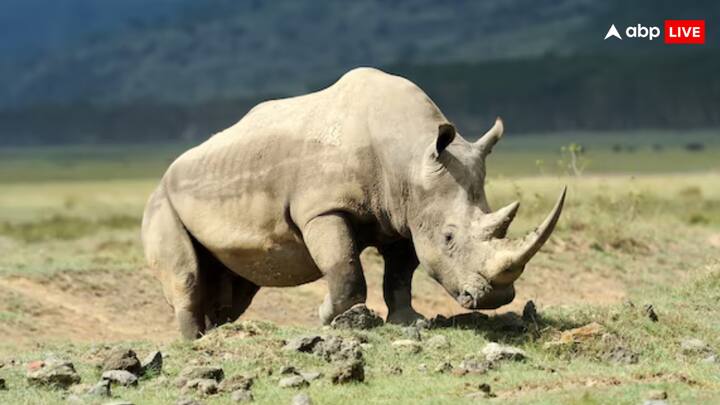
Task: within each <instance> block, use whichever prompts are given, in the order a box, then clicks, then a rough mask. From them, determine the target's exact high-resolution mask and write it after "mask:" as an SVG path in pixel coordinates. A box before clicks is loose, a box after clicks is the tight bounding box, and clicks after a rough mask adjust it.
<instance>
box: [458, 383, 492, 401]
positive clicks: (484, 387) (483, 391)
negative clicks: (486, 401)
mask: <svg viewBox="0 0 720 405" xmlns="http://www.w3.org/2000/svg"><path fill="white" fill-rule="evenodd" d="M465 397H466V398H471V399H483V398H494V397H495V394H493V393H492V389H491V388H490V385H489V384H486V383H482V384H480V385H478V391H475V392H471V393H469V394H467V395H466V396H465Z"/></svg>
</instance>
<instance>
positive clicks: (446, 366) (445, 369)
mask: <svg viewBox="0 0 720 405" xmlns="http://www.w3.org/2000/svg"><path fill="white" fill-rule="evenodd" d="M452 370H453V365H452V364H451V363H450V362H449V361H444V362H442V363H440V364H438V365H437V367H435V372H436V373H441V374H444V373H449V372H451V371H452Z"/></svg>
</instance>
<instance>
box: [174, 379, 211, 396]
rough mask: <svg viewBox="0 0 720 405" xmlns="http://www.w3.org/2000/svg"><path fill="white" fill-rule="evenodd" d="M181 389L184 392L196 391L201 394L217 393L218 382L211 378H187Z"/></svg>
mask: <svg viewBox="0 0 720 405" xmlns="http://www.w3.org/2000/svg"><path fill="white" fill-rule="evenodd" d="M182 391H183V392H184V393H189V392H192V391H197V392H199V393H200V394H202V395H214V394H217V393H218V382H217V381H215V380H213V379H212V378H195V379H192V380H188V382H187V383H186V384H185V386H184V387H183V388H182Z"/></svg>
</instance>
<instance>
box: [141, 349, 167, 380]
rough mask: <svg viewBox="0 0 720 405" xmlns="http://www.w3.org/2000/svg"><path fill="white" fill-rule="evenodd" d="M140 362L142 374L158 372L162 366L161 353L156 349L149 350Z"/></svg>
mask: <svg viewBox="0 0 720 405" xmlns="http://www.w3.org/2000/svg"><path fill="white" fill-rule="evenodd" d="M140 364H141V365H142V371H143V373H144V374H156V375H157V374H160V373H161V372H162V367H163V354H162V353H161V352H159V351H157V350H156V351H154V352H151V353H150V354H148V355H147V356H146V357H145V358H144V359H143V361H142V362H141V363H140Z"/></svg>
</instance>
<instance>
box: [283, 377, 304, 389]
mask: <svg viewBox="0 0 720 405" xmlns="http://www.w3.org/2000/svg"><path fill="white" fill-rule="evenodd" d="M308 385H310V383H309V382H307V380H305V379H304V378H302V377H301V376H299V375H291V376H290V377H285V378H281V379H280V381H279V382H278V387H280V388H302V387H307V386H308Z"/></svg>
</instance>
